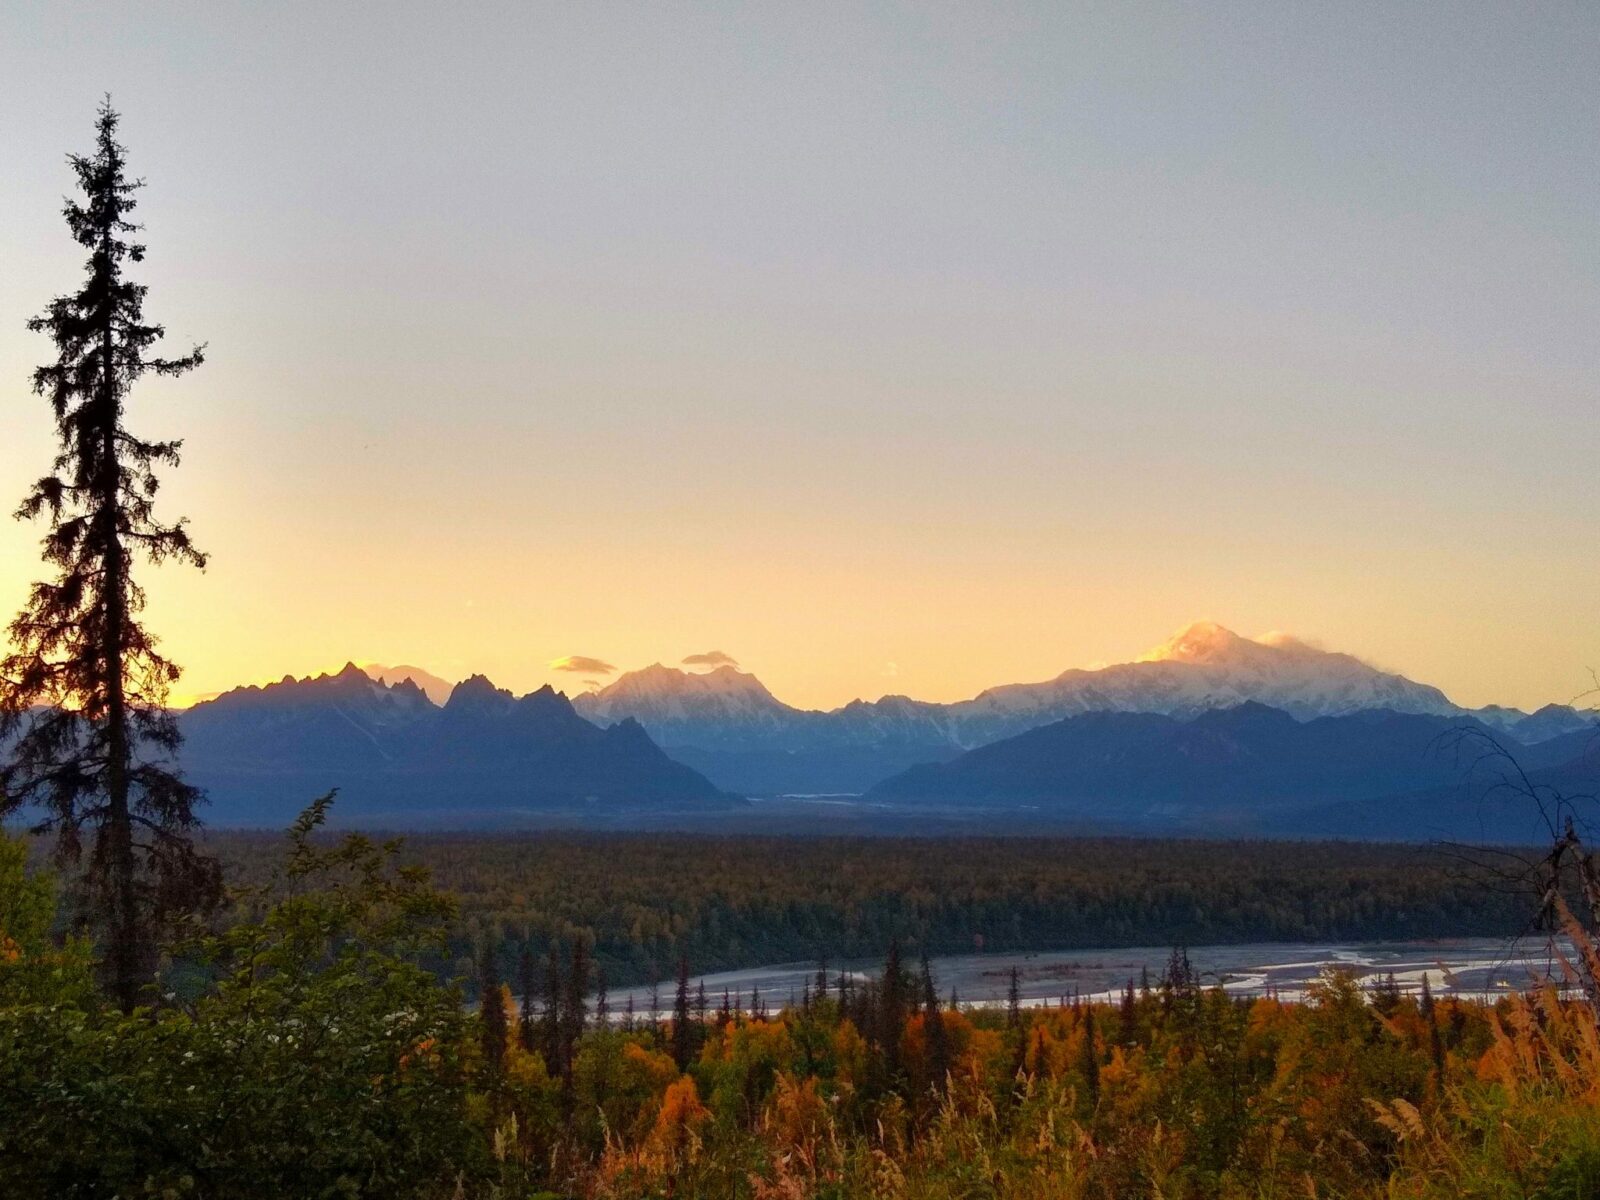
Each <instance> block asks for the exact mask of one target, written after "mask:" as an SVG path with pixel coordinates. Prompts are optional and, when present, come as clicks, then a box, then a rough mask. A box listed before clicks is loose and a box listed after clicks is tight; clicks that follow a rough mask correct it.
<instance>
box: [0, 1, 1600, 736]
mask: <svg viewBox="0 0 1600 1200" xmlns="http://www.w3.org/2000/svg"><path fill="white" fill-rule="evenodd" d="M106 92H109V93H111V94H112V96H113V99H114V102H115V104H116V106H117V107H118V108H119V109H120V110H121V111H122V113H123V116H124V124H123V140H124V141H125V143H126V144H127V146H128V148H129V153H130V159H131V164H132V167H133V169H134V171H136V172H137V173H138V174H140V175H142V176H143V177H145V179H146V180H147V181H148V185H149V186H148V187H147V188H146V189H145V191H144V192H143V193H142V199H141V208H140V210H139V215H140V216H141V217H142V218H143V219H144V221H145V222H146V225H147V230H146V240H147V242H148V244H149V247H150V253H149V259H148V261H147V263H146V264H145V265H144V267H143V269H142V278H143V279H144V280H145V281H146V282H147V283H149V285H150V287H151V293H150V299H149V304H148V308H147V312H148V314H149V315H150V316H152V317H154V318H155V319H157V320H160V321H162V322H164V323H165V324H166V325H167V327H168V331H169V341H168V348H169V349H171V350H172V351H174V352H178V351H181V350H182V349H184V348H186V347H187V345H189V344H190V343H191V342H204V343H206V345H207V347H208V349H207V353H208V359H209V360H208V362H207V363H206V365H205V366H204V367H203V368H202V369H201V370H199V371H197V372H195V373H193V374H191V375H189V376H186V377H184V378H182V379H179V380H175V381H165V380H158V381H152V382H149V383H146V384H144V385H141V387H140V388H139V389H138V390H137V391H136V393H135V395H134V397H133V400H132V403H131V406H130V411H129V422H130V424H131V425H132V426H133V427H134V428H135V429H136V431H138V432H140V433H142V434H143V435H145V436H149V437H169V436H178V437H182V438H183V439H184V442H185V457H184V462H183V464H182V466H181V467H180V468H179V469H178V470H176V471H172V472H169V473H168V477H167V479H166V481H165V484H164V487H163V491H162V506H163V507H162V511H163V513H164V514H165V515H167V516H176V515H179V514H183V515H187V516H188V517H190V518H191V520H192V529H193V533H194V535H195V537H196V539H197V541H198V542H199V543H200V544H201V546H202V547H203V548H204V549H206V550H207V551H209V552H210V554H211V556H212V557H211V565H210V567H209V568H208V569H207V570H206V571H205V572H204V573H203V574H202V573H197V572H193V571H189V570H186V569H183V568H178V567H171V566H168V567H163V568H161V569H160V570H158V571H146V573H145V578H146V580H147V583H148V587H149V592H150V605H149V610H148V613H147V616H148V619H149V622H150V624H151V626H152V628H153V629H154V630H155V631H156V632H157V633H159V634H160V635H161V636H162V637H163V639H164V645H165V648H166V650H167V651H168V652H169V654H170V655H171V656H172V657H174V658H175V659H177V661H179V662H180V663H181V664H183V665H184V666H185V667H186V668H187V673H186V676H185V679H184V681H183V683H182V685H181V687H180V692H183V693H186V694H200V693H206V692H212V691H217V690H220V689H223V688H226V687H229V686H231V685H233V684H236V683H240V682H246V681H260V680H265V679H270V678H276V677H279V676H281V675H283V674H285V673H294V674H305V673H308V672H314V671H320V670H323V669H328V668H337V667H338V666H339V665H340V664H342V663H343V662H345V661H346V660H347V659H355V660H358V661H368V660H376V661H381V662H390V663H393V662H397V661H398V662H405V663H413V664H417V665H419V666H423V667H426V668H428V669H430V670H432V671H434V672H436V673H438V674H440V675H444V676H446V677H448V678H460V677H462V676H464V675H466V674H468V673H472V672H482V673H484V674H487V675H488V676H490V678H492V679H494V680H495V681H496V682H497V683H500V684H502V685H503V686H507V687H512V688H514V689H516V690H519V691H521V690H527V689H531V688H534V687H537V686H539V685H540V684H542V683H544V682H547V681H548V682H553V683H555V684H556V685H557V686H560V687H563V688H566V689H569V690H570V689H572V688H574V687H581V686H583V683H582V678H583V676H581V675H580V674H574V673H572V672H563V671H559V670H555V669H553V668H552V667H551V665H550V664H551V663H552V662H554V661H555V660H558V659H561V658H566V657H575V656H581V657H583V658H593V659H595V660H598V661H599V662H600V663H601V664H603V665H606V664H609V665H612V666H615V667H618V668H621V669H628V668H632V667H637V666H642V665H645V664H647V663H650V662H653V661H657V660H659V661H663V662H667V663H677V662H679V661H681V660H682V659H683V658H685V657H686V656H689V655H692V654H709V653H710V652H712V651H720V652H723V653H726V654H728V655H731V656H733V657H734V658H737V659H738V660H739V662H740V663H741V664H742V665H743V666H744V667H745V668H747V669H749V670H753V671H754V672H755V673H757V674H758V675H760V676H761V678H762V679H763V680H764V681H765V682H766V683H767V685H768V686H769V687H770V688H771V689H772V690H773V691H774V692H775V693H776V694H777V695H779V696H780V697H782V698H783V699H786V700H788V701H790V702H792V703H796V704H805V705H817V706H831V705H834V704H839V703H842V702H844V701H847V700H849V699H851V698H853V697H856V696H865V697H868V698H873V697H876V696H878V695H881V694H884V693H905V694H910V695H913V696H917V697H920V698H925V699H930V700H952V699H957V698H961V697H965V696H970V695H972V694H974V693H976V692H977V691H979V690H981V689H982V688H984V687H986V686H988V685H991V684H996V683H1002V682H1011V681H1020V680H1031V679H1041V678H1047V677H1049V676H1052V675H1054V674H1056V673H1058V672H1059V671H1061V670H1063V669H1065V668H1068V667H1073V666H1087V665H1092V664H1094V663H1099V662H1111V661H1121V660H1126V659H1129V658H1133V657H1135V656H1136V655H1138V654H1139V653H1140V652H1141V651H1144V650H1146V649H1147V648H1148V647H1150V646H1151V645H1153V644H1155V643H1158V642H1160V641H1161V640H1162V639H1163V638H1165V637H1166V636H1167V635H1168V634H1169V633H1171V632H1172V631H1173V630H1174V629H1176V628H1178V627H1180V626H1182V625H1184V624H1186V623H1188V622H1189V621H1191V620H1193V619H1197V618H1210V619H1214V620H1217V621H1220V622H1222V623H1223V624H1225V625H1227V626H1229V627H1230V628H1234V629H1236V630H1238V631H1239V632H1241V633H1244V634H1247V635H1249V634H1257V633H1261V632H1263V631H1266V630H1269V629H1276V630H1285V631H1289V632H1292V633H1295V634H1297V635H1299V636H1302V637H1307V638H1312V639H1316V640H1317V641H1318V642H1320V643H1322V644H1324V645H1327V646H1329V647H1330V648H1335V649H1340V650H1345V651H1349V652H1352V653H1355V654H1358V655H1360V656H1362V657H1364V658H1366V659H1368V660H1369V661H1372V662H1374V663H1376V664H1378V665H1380V666H1383V667H1385V668H1387V669H1392V670H1400V671H1403V672H1405V673H1406V674H1408V675H1411V676H1412V677H1414V678H1418V679H1421V680H1424V681H1427V682H1430V683H1434V684H1437V685H1438V686H1440V687H1442V688H1444V689H1445V691H1446V692H1447V693H1448V694H1449V695H1450V696H1451V697H1452V698H1453V699H1455V700H1457V701H1458V702H1461V703H1468V704H1483V703H1490V702H1494V703H1504V704H1516V705H1520V706H1523V707H1534V706H1537V705H1540V704H1544V703H1546V702H1550V701H1563V702H1564V701H1569V700H1571V699H1573V698H1574V697H1575V696H1577V695H1579V694H1580V693H1582V692H1584V691H1585V690H1586V689H1587V688H1589V687H1590V686H1592V683H1593V679H1592V676H1591V671H1592V669H1595V668H1600V620H1597V618H1600V589H1597V588H1596V586H1595V584H1596V566H1597V563H1600V545H1597V540H1600V539H1597V536H1596V535H1597V531H1600V519H1597V508H1600V505H1597V502H1600V469H1597V468H1600V403H1597V399H1600V398H1597V395H1596V390H1597V380H1600V370H1597V368H1600V337H1597V336H1596V335H1597V332H1600V330H1597V319H1600V139H1597V137H1596V131H1597V130H1600V9H1597V8H1595V7H1594V6H1591V5H1582V4H1575V3H1566V4H1563V3H1551V4H1543V5H1519V4H1449V5H1443V4H1440V5H1432V4H1412V5H1375V4H1348V5H1319V6H1311V5H1283V4H1272V3H1266V4H1260V5H1255V4H1244V3H1234V4H1219V5H1207V6H1194V5H1176V4H1173V5H1155V4H1140V3H1114V4H1104V5H1092V4H1085V5H1077V4H1074V5H1062V4H1056V3H1040V4H1027V5H1021V4H1018V5H1011V4H988V5H981V6H980V5H970V6H956V5H946V4H905V5H898V4H854V5H833V4H816V5H812V4H806V5H760V6H747V5H727V6H723V5H705V4H700V5H678V4H649V5H622V4H605V3H593V4H583V5H569V4H534V3H516V4H493V3H482V4H473V5H441V4H435V3H429V4H415V5H407V4H386V5H382V6H376V5H373V6H367V5H361V4H356V3H349V4H304V5H295V4H230V3H223V2H214V3H208V4H205V5H185V4H160V5H153V4H139V3H118V4H89V3H71V4H61V3H38V4H31V3H26V2H24V0H10V2H9V3H7V4H6V5H4V6H3V8H0V168H3V169H0V233H3V238H4V243H3V244H4V257H3V263H4V267H3V270H0V505H3V506H4V507H5V508H9V507H10V505H11V504H12V502H13V498H15V499H16V500H20V499H21V496H22V495H23V493H24V492H25V490H26V488H27V486H28V484H29V483H30V482H31V481H32V480H33V479H34V478H36V477H37V476H38V475H39V474H41V473H42V472H43V471H44V470H45V468H46V467H47V465H48V461H49V457H50V454H51V428H50V420H49V414H48V410H47V408H46V406H45V403H44V401H43V400H42V399H40V398H38V397H35V396H33V395H32V394H31V393H30V391H29V386H28V378H29V375H30V372H31V371H32V369H33V367H34V366H36V365H37V364H39V363H41V362H43V361H46V360H47V359H48V358H49V357H50V355H51V348H50V346H49V344H48V342H47V341H46V339H45V338H44V337H43V336H42V335H35V334H29V333H27V332H26V331H25V328H24V325H25V322H26V320H27V318H28V317H29V316H31V315H33V314H34V313H36V312H38V311H39V310H40V309H42V308H43V307H44V305H45V304H46V302H47V301H48V300H49V298H50V297H51V296H53V295H55V294H57V293H60V292H64V291H67V290H69V289H71V288H73V287H74V286H75V285H76V282H77V280H78V278H79V275H80V272H81V266H82V264H81V255H80V254H79V252H78V248H77V247H76V246H75V245H74V244H73V243H72V242H71V241H70V239H69V237H68V235H67V231H66V228H65V225H64V224H63V223H62V221H61V219H60V204H61V197H62V196H63V194H65V193H66V192H67V191H68V190H69V188H70V186H71V178H70V175H69V172H68V170H67V167H66V165H65V155H66V153H67V152H69V151H86V150H87V149H89V147H90V145H91V143H92V136H93V120H94V112H95V106H96V104H97V103H98V101H99V99H100V97H101V95H102V94H103V93H106ZM42 532H43V530H42V529H40V528H38V527H29V526H26V525H22V524H19V523H16V522H10V521H0V610H3V611H4V612H6V613H9V612H12V611H15V610H16V609H17V608H20V606H21V604H22V601H23V598H24V594H25V589H26V587H27V584H28V582H29V581H30V580H31V579H33V578H34V577H36V576H37V575H38V573H39V570H40V568H39V565H38V561H37V555H36V550H37V541H38V538H39V536H40V535H41V534H42ZM590 677H593V676H590Z"/></svg>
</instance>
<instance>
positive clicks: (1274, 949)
mask: <svg viewBox="0 0 1600 1200" xmlns="http://www.w3.org/2000/svg"><path fill="white" fill-rule="evenodd" d="M1170 954H1171V949H1170V948H1169V947H1164V946H1162V947H1156V946H1137V947H1132V948H1128V949H1118V950H1062V951H1040V952H1037V953H1027V954H1003V953H996V954H960V955H948V956H940V957H938V958H935V959H933V960H932V962H931V964H930V965H931V967H932V970H933V976H934V981H935V984H936V986H937V987H938V990H939V996H940V999H941V1000H948V999H949V996H950V992H951V990H952V989H954V990H955V993H956V996H957V999H958V1000H959V1002H960V1003H962V1004H964V1005H965V1004H974V1005H994V1004H1003V1003H1005V1002H1006V997H1007V992H1008V990H1009V988H1010V982H1011V969H1012V967H1015V968H1016V969H1017V974H1018V991H1019V993H1020V995H1021V999H1022V1003H1023V1004H1024V1005H1026V1006H1029V1007H1035V1006H1040V1005H1054V1004H1058V1003H1062V1002H1064V1001H1066V1002H1070V1001H1071V1000H1072V998H1073V997H1074V996H1078V997H1082V998H1090V997H1093V998H1096V999H1101V1000H1111V999H1115V998H1116V997H1117V996H1118V995H1120V993H1121V990H1122V988H1124V987H1125V986H1126V985H1127V983H1128V981H1129V980H1130V979H1131V980H1133V981H1135V983H1137V982H1138V981H1139V979H1140V977H1141V973H1142V972H1148V974H1149V978H1150V981H1151V984H1152V986H1154V985H1155V984H1156V983H1157V982H1158V981H1159V980H1160V979H1161V976H1162V973H1163V971H1164V970H1165V969H1166V965H1167V961H1168V957H1169V955H1170ZM1188 954H1189V962H1190V964H1191V965H1192V966H1193V968H1194V969H1195V971H1196V972H1198V974H1199V976H1200V981H1201V983H1202V985H1204V986H1206V987H1213V986H1217V985H1219V984H1220V985H1221V986H1222V988H1223V989H1224V990H1226V991H1227V992H1228V993H1229V994H1230V995H1235V996H1245V997H1249V996H1263V995H1268V994H1272V995H1276V996H1278V997H1280V998H1282V999H1285V1000H1300V999H1304V997H1305V994H1306V989H1307V988H1308V987H1309V986H1310V985H1311V984H1312V983H1314V982H1315V981H1316V980H1317V979H1318V978H1319V977H1320V976H1321V975H1322V974H1323V973H1324V972H1325V971H1327V970H1329V969H1335V968H1336V969H1341V970H1346V971H1349V972H1351V973H1352V974H1354V975H1355V976H1356V977H1357V978H1358V979H1360V980H1361V981H1363V982H1364V983H1369V984H1370V983H1372V982H1374V981H1375V980H1377V979H1381V978H1384V977H1386V976H1388V975H1390V974H1393V975H1394V977H1395V982H1396V983H1397V984H1398V985H1399V987H1400V990H1401V991H1403V992H1408V993H1415V992H1419V991H1421V989H1422V982H1423V979H1424V978H1426V979H1427V981H1428V986H1429V988H1430V989H1431V990H1432V991H1433V992H1434V994H1435V995H1450V994H1461V995H1471V996H1493V995H1498V994H1502V993H1505V992H1509V991H1516V990H1520V989H1523V988H1527V987H1528V986H1530V984H1534V983H1537V982H1538V981H1540V980H1543V979H1546V978H1552V979H1554V980H1556V981H1558V982H1559V981H1560V980H1562V979H1563V978H1564V973H1563V967H1562V964H1561V962H1560V960H1559V958H1556V957H1554V956H1552V955H1551V953H1550V951H1549V947H1548V946H1547V944H1546V943H1545V942H1544V941H1543V940H1542V939H1526V940H1524V941H1522V942H1520V943H1512V942H1509V941H1507V940H1505V939H1490V938H1458V939H1449V940H1442V941H1429V942H1342V943H1337V944H1327V943H1321V944H1319V943H1305V942H1291V943H1282V942H1274V943H1254V944H1249V945H1239V946H1197V947H1192V948H1190V950H1189V952H1188ZM910 965H912V966H915V965H916V964H915V963H912V964H910ZM841 966H842V968H843V969H844V970H845V971H846V972H847V973H848V974H849V975H850V976H851V977H852V978H854V979H856V980H858V981H861V980H866V979H868V978H871V977H873V976H874V975H876V974H878V973H879V971H880V970H881V968H882V964H881V963H864V962H851V963H844V964H841ZM838 972H839V968H838V967H830V969H829V979H830V981H831V984H830V986H834V987H836V986H837V978H838ZM815 977H816V964H815V963H785V964H781V965H776V966H768V967H753V968H750V969H747V970H742V971H725V972H721V973H718V974H712V975H697V976H694V977H692V978H691V980H690V984H689V986H690V990H691V992H694V991H697V990H698V988H699V986H700V984H701V983H704V984H705V989H706V995H707V997H708V999H709V1002H710V1004H711V1006H712V1007H713V1008H715V1007H717V1006H719V1005H720V1004H721V1003H722V995H723V992H724V991H726V992H727V993H728V995H729V997H730V998H732V999H733V1000H734V1002H735V1003H736V1004H737V1006H738V1007H741V1008H749V1007H751V1005H752V1003H753V997H752V989H755V991H756V992H758V993H759V996H760V999H761V1002H762V1003H763V1004H764V1005H765V1006H767V1007H768V1008H770V1009H777V1008H780V1007H782V1006H783V1005H785V1004H788V1003H790V1002H791V1001H798V1000H799V999H800V997H801V995H802V993H803V990H804V989H805V987H806V986H807V984H808V983H809V982H810V981H812V980H814V979H815ZM674 988H675V981H674V980H663V981H662V982H661V984H660V985H659V991H658V996H659V1003H660V1005H661V1007H662V1010H663V1011H667V1010H670V1009H671V1007H672V997H673V991H674ZM630 996H631V997H632V999H633V1004H634V1009H635V1011H636V1012H637V1013H639V1014H640V1015H644V1014H646V1013H648V1012H649V1010H650V1001H651V989H650V988H649V987H635V988H628V989H623V990H620V991H617V992H613V993H612V994H611V996H610V1004H611V1011H612V1013H613V1014H620V1013H621V1012H622V1011H623V1009H624V1008H625V1006H626V1005H627V1002H628V999H629V997H630Z"/></svg>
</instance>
